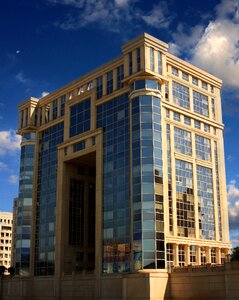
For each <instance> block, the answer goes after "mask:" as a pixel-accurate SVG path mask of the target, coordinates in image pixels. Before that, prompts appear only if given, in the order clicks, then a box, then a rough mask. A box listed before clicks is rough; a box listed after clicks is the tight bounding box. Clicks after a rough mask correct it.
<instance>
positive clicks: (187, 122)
mask: <svg viewBox="0 0 239 300" xmlns="http://www.w3.org/2000/svg"><path fill="white" fill-rule="evenodd" d="M184 124H185V125H189V126H190V125H191V119H190V118H189V117H186V116H184Z"/></svg>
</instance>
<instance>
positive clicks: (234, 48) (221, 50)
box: [172, 0, 239, 89]
mask: <svg viewBox="0 0 239 300" xmlns="http://www.w3.org/2000/svg"><path fill="white" fill-rule="evenodd" d="M236 2H237V1H236V0H222V1H221V2H220V4H219V5H217V6H216V7H215V12H216V17H215V19H214V20H213V21H211V22H209V24H207V26H204V25H202V24H199V25H197V26H195V27H193V28H191V29H188V27H186V26H185V25H181V24H179V26H178V28H177V31H176V33H174V34H172V36H173V43H172V46H173V47H174V44H177V45H178V46H179V49H176V50H177V53H179V50H180V51H181V54H184V55H186V56H187V57H189V60H190V61H191V62H192V63H193V64H194V65H197V66H199V67H200V68H202V69H205V70H207V71H208V72H210V73H212V74H214V75H216V76H218V77H220V78H221V79H222V80H223V81H224V85H225V86H227V87H230V88H234V89H235V88H236V89H238V88H239V80H238V78H239V16H238V9H237V3H236ZM173 51H174V52H175V49H174V48H173Z"/></svg>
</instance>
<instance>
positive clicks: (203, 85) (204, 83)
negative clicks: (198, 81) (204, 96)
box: [202, 81, 207, 90]
mask: <svg viewBox="0 0 239 300" xmlns="http://www.w3.org/2000/svg"><path fill="white" fill-rule="evenodd" d="M202 88H203V89H204V90H207V83H206V82H204V81H202Z"/></svg>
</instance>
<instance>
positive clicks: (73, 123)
mask: <svg viewBox="0 0 239 300" xmlns="http://www.w3.org/2000/svg"><path fill="white" fill-rule="evenodd" d="M88 130H90V98H88V99H86V100H84V101H81V102H79V103H77V104H75V105H72V106H71V107H70V137H73V136H75V135H77V134H80V133H83V132H85V131H88Z"/></svg>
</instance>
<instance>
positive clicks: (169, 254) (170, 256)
mask: <svg viewBox="0 0 239 300" xmlns="http://www.w3.org/2000/svg"><path fill="white" fill-rule="evenodd" d="M173 264H174V260H173V244H167V267H168V268H169V267H171V266H173Z"/></svg>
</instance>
